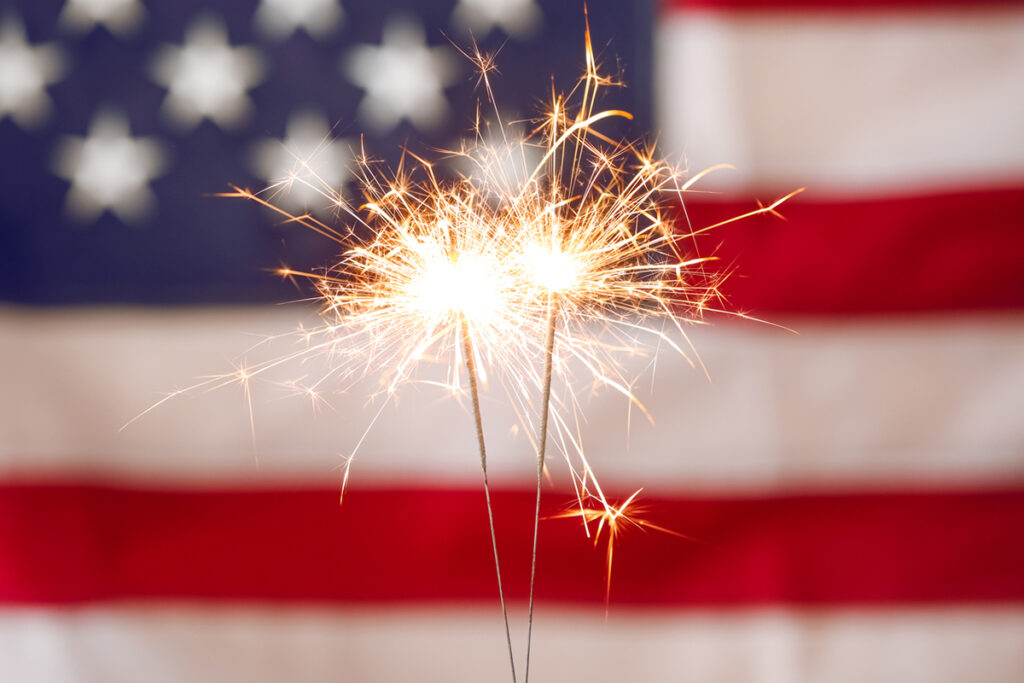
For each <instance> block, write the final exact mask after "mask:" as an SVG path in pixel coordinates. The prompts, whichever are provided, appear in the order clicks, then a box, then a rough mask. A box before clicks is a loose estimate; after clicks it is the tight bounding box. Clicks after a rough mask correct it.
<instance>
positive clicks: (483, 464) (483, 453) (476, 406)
mask: <svg viewBox="0 0 1024 683" xmlns="http://www.w3.org/2000/svg"><path fill="white" fill-rule="evenodd" d="M460 318H461V323H462V348H463V352H464V353H465V356H466V372H467V373H468V374H469V389H470V395H471V397H472V400H473V420H474V422H475V424H476V438H477V443H478V444H479V445H480V468H481V469H482V470H483V474H484V498H485V499H486V500H487V520H488V522H489V523H490V527H491V548H492V550H494V570H495V572H496V573H497V575H498V599H499V600H500V602H501V614H502V617H503V618H504V619H505V641H506V643H507V644H508V662H509V666H510V667H511V668H512V683H516V659H515V655H514V654H513V652H512V631H511V629H509V625H508V609H507V608H506V606H505V591H504V589H503V588H502V585H501V562H500V561H499V560H498V535H497V534H496V533H495V531H494V508H493V507H492V506H491V488H490V485H489V484H488V482H487V447H486V445H485V444H484V424H483V417H482V416H481V413H480V394H479V391H478V390H477V379H476V361H474V360H473V340H472V338H471V337H470V334H469V320H468V319H467V318H466V316H465V315H460Z"/></svg>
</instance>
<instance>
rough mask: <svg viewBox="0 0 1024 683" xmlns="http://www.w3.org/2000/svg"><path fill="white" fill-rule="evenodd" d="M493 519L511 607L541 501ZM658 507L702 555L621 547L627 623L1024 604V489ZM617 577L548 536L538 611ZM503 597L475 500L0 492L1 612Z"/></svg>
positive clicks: (519, 500) (570, 542)
mask: <svg viewBox="0 0 1024 683" xmlns="http://www.w3.org/2000/svg"><path fill="white" fill-rule="evenodd" d="M556 499H557V500H558V502H562V501H564V500H565V498H564V496H560V495H555V494H549V495H548V497H547V500H548V501H549V503H553V502H554V501H555V500H556ZM495 502H496V510H497V518H498V523H499V529H498V533H499V540H500V543H501V548H502V557H503V561H504V563H505V566H504V569H505V572H506V578H505V580H506V586H507V590H508V593H509V595H510V596H513V597H518V598H522V597H523V596H524V593H525V591H526V586H527V583H528V582H527V577H528V568H529V556H528V549H529V542H530V532H531V526H530V519H531V513H532V497H531V495H530V494H529V493H527V492H499V493H497V495H496V496H495ZM651 505H652V510H653V512H652V513H651V515H652V520H653V521H656V522H657V523H659V524H662V525H664V526H666V527H669V528H672V529H674V530H676V531H679V532H681V533H685V534H688V535H691V536H694V537H697V538H699V539H701V540H702V542H701V543H695V542H691V541H686V540H683V539H680V538H677V537H674V536H669V535H666V534H661V533H658V532H655V531H650V532H648V533H646V534H642V533H633V534H631V535H629V536H626V537H624V538H623V539H622V543H621V544H620V546H619V552H618V554H617V559H616V566H615V573H614V577H613V586H612V604H613V605H615V604H628V603H632V604H650V605H655V604H657V605H663V604H672V605H730V604H737V605H739V604H743V605H746V604H761V603H796V604H823V603H827V604H835V603H857V604H864V603H892V602H900V603H906V602H922V601H924V602H931V601H947V602H948V601H971V602H977V601H1005V600H1013V601H1020V600H1024V580H1022V577H1024V523H1022V520H1024V489H1021V490H1015V491H1007V492H992V491H989V492H975V493H945V494H940V493H936V494H892V495H829V496H801V497H785V498H778V497H777V498H768V499H753V498H746V499H738V498H736V499H726V498H711V499H707V498H705V499H701V498H689V499H677V500H662V501H652V502H651ZM602 558H603V556H602V553H601V551H600V550H597V551H595V550H594V548H593V546H592V545H591V544H590V542H589V541H588V540H587V539H586V538H585V537H584V536H583V534H582V531H581V528H580V526H579V524H578V522H577V521H576V520H549V521H546V522H545V523H544V524H543V526H542V529H541V549H540V561H539V569H538V572H539V573H538V584H537V585H538V588H537V590H538V593H539V596H540V597H541V598H543V599H546V600H557V601H568V602H576V603H584V604H585V603H594V604H600V603H601V602H602V601H603V599H604V586H603V576H602V574H603V562H602ZM495 597H496V588H495V580H494V570H493V566H492V564H491V551H490V549H489V537H488V533H487V527H486V514H485V512H484V507H483V495H482V493H481V492H480V491H477V490H453V491H450V490H411V491H361V490H354V491H352V492H351V493H350V495H349V496H348V497H347V498H346V500H345V505H344V506H343V507H339V505H338V498H337V492H336V491H331V490H322V491H320V490H318V491H310V490H306V491H217V492H196V491H192V492H181V491H179V492H167V491H155V492H154V491H139V490H123V489H113V488H102V487H88V486H57V485H7V486H4V487H2V488H0V602H7V603H79V602H83V601H93V600H111V599H122V598H142V599H147V598H149V599H215V600H222V599H223V600H232V599H243V600H251V599H252V600H269V601H342V602H362V601H437V600H446V601H448V600H456V601H463V600H465V601H477V600H484V601H491V600H494V599H495Z"/></svg>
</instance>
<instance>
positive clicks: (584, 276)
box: [204, 27, 795, 681]
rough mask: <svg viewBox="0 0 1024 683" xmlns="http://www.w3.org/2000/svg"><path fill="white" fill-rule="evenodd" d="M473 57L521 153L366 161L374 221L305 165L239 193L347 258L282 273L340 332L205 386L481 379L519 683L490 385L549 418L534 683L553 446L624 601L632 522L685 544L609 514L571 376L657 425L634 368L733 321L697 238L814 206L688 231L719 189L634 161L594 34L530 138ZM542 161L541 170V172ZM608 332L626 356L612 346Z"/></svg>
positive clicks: (635, 152) (311, 336)
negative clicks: (605, 99) (609, 122)
mask: <svg viewBox="0 0 1024 683" xmlns="http://www.w3.org/2000/svg"><path fill="white" fill-rule="evenodd" d="M466 55H467V57H469V58H470V59H471V60H472V61H473V62H474V63H475V64H476V66H477V67H478V69H479V73H480V79H481V83H482V85H483V87H484V89H485V91H486V94H487V98H488V101H489V102H490V103H491V105H492V106H493V112H494V116H495V119H496V120H497V128H498V130H499V132H500V134H501V138H502V145H503V149H500V150H499V149H495V148H494V147H492V146H489V145H488V144H486V143H485V142H484V131H485V129H486V128H487V124H486V123H484V122H482V121H481V119H480V117H479V116H478V121H477V125H476V128H475V133H476V142H475V144H472V145H464V146H463V147H462V148H460V149H458V150H449V151H448V155H450V156H452V157H456V158H460V159H462V160H464V161H465V162H467V163H468V164H469V165H470V167H471V168H472V171H471V172H468V173H465V174H463V175H461V176H458V177H455V178H454V179H443V178H442V177H441V176H440V174H439V173H438V172H437V171H436V170H435V165H434V163H433V162H431V161H428V160H426V159H424V158H422V157H419V156H416V155H414V154H412V153H409V152H406V153H405V154H404V155H403V158H402V162H401V164H400V165H399V167H398V169H397V170H396V171H395V172H393V173H385V172H383V171H381V170H380V167H379V165H377V164H376V163H374V162H373V161H372V160H370V159H369V157H368V155H367V154H366V152H365V150H362V151H361V154H360V155H359V156H358V159H357V166H358V168H357V171H356V176H357V178H358V184H359V186H360V188H361V193H362V202H361V203H353V202H350V201H349V200H348V199H346V197H345V196H344V195H343V194H342V193H341V191H340V190H339V189H338V188H334V187H330V186H329V185H327V184H326V183H324V182H323V181H322V179H320V178H319V177H317V176H316V174H315V172H314V171H313V169H312V167H311V165H310V164H309V163H308V162H307V161H304V160H301V159H300V160H297V164H296V168H295V171H294V172H293V173H292V174H291V175H290V176H289V177H288V178H285V179H282V180H281V181H280V182H278V183H275V184H274V185H272V186H271V187H269V188H267V189H265V190H263V191H260V192H252V191H250V190H246V189H242V188H234V191H233V192H231V193H228V194H227V195H225V196H232V197H241V198H245V199H248V200H252V201H256V202H258V203H260V204H263V205H264V206H266V207H268V208H270V209H272V210H273V211H275V212H277V213H278V214H279V215H281V216H282V217H283V218H284V220H285V221H286V222H288V223H294V224H298V225H301V226H303V227H305V228H307V229H310V230H313V231H315V232H317V233H319V234H321V235H323V236H325V237H327V238H329V239H332V240H335V241H336V242H338V243H339V244H340V245H342V247H343V248H344V251H343V253H342V255H341V256H340V259H339V261H338V263H336V264H335V265H333V266H331V267H329V268H325V269H323V270H318V271H315V272H304V271H298V270H294V269H291V268H289V267H284V268H282V269H280V270H279V273H280V275H281V276H283V277H287V278H291V279H296V278H303V279H307V280H309V281H310V282H312V284H313V285H314V286H315V288H316V290H317V293H318V297H317V298H318V300H319V302H320V304H321V313H322V319H323V321H324V322H323V325H322V326H321V327H319V328H315V329H310V330H305V329H304V330H301V332H300V334H301V339H302V341H303V347H302V348H301V349H299V350H298V351H294V352H292V353H290V354H288V355H286V356H284V357H281V358H277V359H274V360H271V361H267V362H264V363H261V364H257V365H254V366H248V367H244V368H241V369H239V370H238V371H237V372H236V373H232V374H230V375H224V376H221V377H216V378H211V379H210V380H207V381H206V382H204V384H209V385H214V386H216V385H219V384H222V383H227V382H231V381H238V382H242V383H243V386H245V387H246V389H247V391H248V386H249V382H250V380H251V379H252V378H253V377H255V376H257V375H259V374H262V373H264V372H267V371H268V370H270V369H272V368H275V367H278V366H280V365H281V364H283V363H287V362H290V361H293V360H295V359H298V358H302V357H304V356H307V355H315V354H324V355H326V356H328V357H329V358H330V360H331V367H330V370H328V372H327V373H326V374H324V375H323V376H322V377H321V378H319V379H317V380H316V381H314V382H313V383H312V384H311V385H310V386H309V387H307V391H308V392H310V394H311V395H313V396H318V395H319V392H320V391H321V387H322V386H324V385H325V384H326V383H327V382H328V381H332V382H338V383H341V384H344V383H346V382H347V381H349V380H352V379H354V378H357V377H361V376H364V375H366V374H369V373H371V372H373V373H377V372H379V373H380V374H381V377H382V381H383V384H382V386H383V393H384V395H385V399H384V402H383V405H382V406H381V410H383V408H384V406H386V405H387V403H388V401H389V400H390V397H391V396H392V395H393V394H394V393H395V391H397V389H398V388H399V386H401V385H402V384H403V383H405V382H409V381H430V382H432V383H434V384H438V385H440V386H442V387H444V388H446V389H447V390H448V391H450V392H451V393H453V394H454V395H457V396H461V395H464V394H463V393H462V392H463V391H464V388H463V387H464V384H465V383H464V380H463V378H462V373H463V371H464V372H465V373H466V375H467V379H468V388H469V397H470V401H471V404H472V410H473V418H474V427H475V430H476V435H477V440H478V447H479V452H480V462H481V469H482V471H483V479H484V493H485V499H486V503H487V509H488V519H489V522H490V532H491V545H492V549H493V551H494V559H495V569H496V573H497V577H498V590H499V598H500V601H501V607H502V614H503V617H504V620H505V633H506V640H507V644H508V651H509V660H510V664H511V668H512V678H513V681H515V680H516V670H515V657H514V653H513V649H512V641H511V633H510V629H509V621H508V612H507V609H506V606H505V600H504V591H503V588H502V580H501V568H500V564H499V561H498V544H497V538H496V534H495V529H494V520H493V510H492V507H491V500H490V490H489V483H488V478H487V453H486V446H485V440H484V431H483V423H482V417H481V411H480V401H479V391H478V384H479V383H481V382H486V381H487V379H488V373H493V375H494V376H496V377H497V378H498V379H499V381H500V383H501V385H502V386H503V387H504V388H505V390H506V392H507V394H508V396H509V397H510V399H511V402H512V405H513V407H514V408H515V409H516V412H517V414H518V415H519V417H520V420H521V421H522V422H523V424H524V426H526V427H531V426H534V421H533V419H531V417H530V414H531V413H533V412H534V409H535V410H536V413H535V414H536V416H537V417H536V425H535V426H536V432H532V430H529V429H528V432H529V433H531V437H530V438H531V441H532V445H533V447H534V450H535V455H536V460H537V463H536V464H537V470H536V472H537V489H536V505H535V512H534V520H533V524H534V533H533V548H532V554H531V570H530V592H529V626H528V635H527V650H526V667H525V674H524V676H525V680H528V679H529V665H530V648H531V644H532V625H533V613H534V594H535V591H534V586H535V578H536V567H537V537H538V531H539V522H540V519H541V517H540V502H541V491H542V483H543V478H544V475H545V472H546V471H547V463H546V460H547V457H546V456H547V442H548V440H549V438H551V437H553V438H552V441H553V443H555V444H556V445H557V447H558V449H559V450H560V451H561V452H562V454H563V455H564V457H565V461H566V463H567V465H568V469H569V472H570V478H571V481H572V484H573V487H574V489H575V491H576V497H577V503H578V509H577V510H576V511H575V512H574V513H573V514H572V516H577V517H579V518H580V519H581V520H582V521H583V524H584V528H585V530H586V533H587V534H588V535H589V534H590V533H591V531H590V528H589V527H590V525H591V524H592V523H596V524H597V530H596V532H595V534H594V537H595V543H596V542H597V540H598V539H599V538H600V536H601V533H602V531H603V530H604V529H605V528H606V527H607V528H608V531H609V539H608V543H609V545H608V551H607V572H608V586H607V588H608V590H610V580H611V579H610V577H611V562H612V547H613V541H614V537H615V535H616V533H617V531H618V529H619V528H620V527H621V525H623V524H625V523H626V522H632V523H633V524H635V525H639V526H646V527H650V528H656V529H659V530H662V531H668V530H666V529H661V528H660V527H655V526H654V525H651V524H650V523H647V522H643V521H639V520H637V519H636V518H633V517H630V516H629V515H627V514H626V513H627V510H628V509H630V506H631V505H633V504H634V501H635V497H636V495H637V494H634V495H633V496H631V497H630V498H629V499H628V500H627V501H626V502H625V503H623V504H621V505H618V506H615V505H612V504H611V503H609V502H608V499H607V498H606V496H605V494H604V492H603V490H602V488H601V486H600V484H599V483H598V481H597V478H596V477H595V474H594V472H593V470H592V469H591V467H590V465H589V463H588V461H587V458H586V456H585V452H584V449H583V447H582V444H581V442H580V439H579V437H578V435H577V433H576V430H575V429H574V427H573V424H574V420H577V419H578V418H579V416H580V415H579V412H580V408H579V405H580V404H579V402H578V400H577V399H576V395H575V393H574V381H573V378H572V374H573V372H572V370H571V367H570V366H574V367H575V366H578V367H581V368H582V369H583V372H584V373H585V374H586V375H588V376H589V377H590V378H591V380H592V381H593V382H594V383H596V384H598V385H602V386H608V387H611V388H612V389H613V390H616V391H619V392H620V393H622V394H623V395H624V396H625V397H627V399H628V400H629V402H630V404H631V405H633V406H636V407H638V408H639V409H640V410H643V406H642V404H641V403H640V401H639V400H638V399H637V398H636V397H635V396H634V395H633V393H632V391H631V388H630V387H631V384H632V381H633V380H632V378H628V377H624V376H623V373H624V371H623V370H622V367H623V366H622V363H621V362H620V359H621V356H622V355H623V354H626V355H632V354H634V353H637V352H638V350H639V349H640V348H642V347H643V346H644V345H645V343H647V342H653V344H655V345H660V344H665V345H668V346H669V347H671V348H672V349H674V350H675V351H677V352H678V353H679V354H680V355H682V356H683V357H684V358H685V359H686V360H687V361H688V362H689V363H690V364H691V365H694V366H696V365H697V364H698V363H699V357H698V356H697V354H696V353H695V352H694V351H693V347H692V345H691V344H690V342H689V339H688V337H687V335H686V331H685V329H684V326H685V325H686V324H688V323H700V322H702V321H703V318H704V315H705V314H706V313H708V312H727V311H724V310H722V309H721V307H720V306H719V300H720V296H719V290H718V288H719V286H720V284H721V281H722V275H720V274H715V273H709V272H707V270H706V269H705V266H706V265H707V264H708V263H709V262H711V261H713V260H714V258H713V257H711V256H700V255H697V254H695V253H694V247H693V244H692V240H693V238H695V237H696V236H697V235H699V234H701V233H704V232H707V231H709V230H712V229H715V228H718V227H721V226H722V225H725V224H727V223H730V222H733V221H735V220H740V219H743V218H747V217H750V216H753V215H757V214H762V213H774V212H775V209H776V208H777V207H778V205H779V204H781V203H782V202H783V201H785V200H786V199H788V198H789V197H791V196H792V195H793V194H795V193H791V194H790V195H787V196H785V197H782V198H781V199H779V200H777V201H776V202H774V203H772V204H770V205H768V206H762V207H759V208H758V209H756V210H753V211H750V212H748V213H746V214H743V215H741V216H737V217H735V218H732V219H729V220H727V221H723V222H721V223H717V224H715V225H711V226H705V227H702V228H700V229H693V228H692V227H690V226H689V221H688V219H686V218H685V211H683V213H682V214H680V213H679V211H680V210H681V207H682V205H683V204H682V197H683V194H684V193H685V192H686V191H687V190H689V189H690V187H691V186H692V185H693V183H695V182H696V181H697V180H699V179H700V178H701V177H702V176H703V175H704V174H705V173H707V172H709V171H712V170H715V169H708V171H704V172H702V173H699V174H697V175H695V176H693V177H690V178H688V179H687V178H685V177H684V174H683V173H682V172H681V171H680V170H678V169H677V168H675V167H674V166H672V165H670V164H669V163H667V162H665V161H663V160H660V159H657V158H656V157H655V156H654V152H653V149H652V148H650V147H644V146H641V145H639V144H636V143H631V142H619V141H616V140H614V139H612V138H610V137H608V136H606V135H605V134H604V133H602V132H601V131H600V130H599V129H600V128H601V125H602V121H605V120H606V119H611V118H627V119H628V118H632V117H631V116H630V114H629V113H627V112H624V111H618V110H606V111H599V110H598V109H597V108H596V104H597V101H598V95H599V92H600V91H601V90H602V89H604V88H606V87H608V86H612V85H616V83H615V81H614V79H612V78H610V77H608V76H605V75H602V74H601V72H600V69H599V66H598V64H597V62H596V61H595V58H594V53H593V47H592V44H591V40H590V31H589V27H588V28H587V30H586V69H585V73H584V75H583V76H582V77H581V78H580V80H579V81H578V83H577V84H576V86H575V87H574V88H573V89H572V90H570V91H569V92H568V93H567V94H564V95H553V96H552V101H551V106H550V109H549V110H548V111H547V112H546V113H545V114H544V115H543V116H541V117H540V118H538V119H536V120H533V121H531V122H530V127H529V129H528V131H527V134H526V135H525V136H523V137H521V138H516V137H515V136H514V135H513V130H512V126H506V125H505V124H504V123H503V122H502V121H501V116H500V114H499V112H498V107H497V104H496V103H495V100H494V96H493V92H492V89H491V82H490V73H491V72H492V71H493V67H494V61H493V58H492V57H491V56H489V55H484V54H482V53H480V52H479V51H474V52H472V53H466ZM533 157H539V161H538V162H536V163H530V162H528V159H530V158H533ZM508 159H512V160H513V161H514V162H515V163H514V164H513V168H512V169H511V170H510V169H509V167H508V165H507V164H505V163H503V161H505V160H508ZM295 183H301V184H304V185H306V186H308V187H310V188H312V189H313V190H315V191H316V192H319V193H320V195H321V196H322V197H323V198H324V200H325V202H326V203H329V204H331V205H332V206H334V207H336V209H337V210H338V212H339V215H340V216H342V217H344V218H345V222H346V223H347V225H346V227H344V228H340V229H339V228H336V227H334V226H332V225H330V224H328V223H326V222H324V221H322V220H320V219H318V218H316V217H314V216H313V215H312V214H302V215H295V214H291V213H289V212H287V211H285V210H284V209H281V208H279V207H277V206H276V205H275V204H274V202H273V197H274V195H275V194H276V193H277V192H281V191H286V190H287V189H288V187H289V186H291V185H293V184H295ZM679 215H682V217H683V219H684V220H683V221H682V222H684V223H685V224H686V226H687V227H686V228H685V229H683V230H680V229H679V228H678V225H677V224H678V223H679V222H680V221H678V220H677V217H678V216H679ZM595 326H596V327H599V328H601V329H602V330H604V331H605V332H606V333H607V334H606V336H610V338H611V341H608V340H607V339H604V338H599V337H598V336H595V335H594V334H593V328H594V327H595ZM428 364H429V365H432V366H434V367H441V368H443V376H442V378H441V379H439V380H424V379H423V378H421V377H420V376H419V374H418V373H419V370H418V368H420V367H421V366H424V365H428ZM538 365H540V366H541V370H540V371H539V372H538V370H537V366H538ZM555 375H558V376H559V377H560V378H563V379H564V380H565V381H563V382H562V383H561V384H562V386H563V387H564V388H565V390H566V394H565V395H564V396H559V395H553V393H552V380H553V377H554V376H555ZM538 393H539V395H540V401H539V403H537V404H534V403H533V400H532V397H533V396H535V395H536V394H538ZM377 415H378V416H379V415H380V412H378V413H377ZM371 426H372V423H371ZM364 438H365V434H364ZM361 443H362V440H360V444H361ZM358 448H359V445H358V444H357V446H356V449H354V450H353V452H352V454H351V455H350V457H349V459H348V460H347V461H346V464H345V469H344V477H343V481H342V495H344V491H345V487H346V485H347V482H348V478H349V473H350V471H351V466H352V463H353V459H354V456H355V454H356V452H357V451H358ZM637 493H639V492H637ZM595 505H596V507H595ZM634 507H635V506H634ZM562 516H567V515H562ZM670 533H674V532H670Z"/></svg>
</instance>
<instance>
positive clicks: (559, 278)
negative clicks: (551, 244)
mask: <svg viewBox="0 0 1024 683" xmlns="http://www.w3.org/2000/svg"><path fill="white" fill-rule="evenodd" d="M523 258H524V260H525V262H526V270H527V272H528V273H529V274H530V279H531V280H533V282H534V283H536V284H537V285H539V286H541V287H543V288H544V289H546V290H548V291H551V292H560V291H563V290H567V289H570V288H572V287H573V285H575V284H576V282H577V281H578V279H579V276H580V271H581V268H580V263H579V261H578V260H577V259H576V257H575V256H573V255H572V254H569V253H566V252H564V251H562V250H560V249H557V248H555V249H552V248H548V247H543V246H541V245H539V244H533V245H530V246H529V247H527V249H526V251H525V253H524V255H523Z"/></svg>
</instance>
